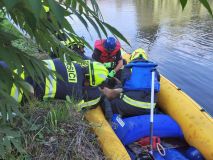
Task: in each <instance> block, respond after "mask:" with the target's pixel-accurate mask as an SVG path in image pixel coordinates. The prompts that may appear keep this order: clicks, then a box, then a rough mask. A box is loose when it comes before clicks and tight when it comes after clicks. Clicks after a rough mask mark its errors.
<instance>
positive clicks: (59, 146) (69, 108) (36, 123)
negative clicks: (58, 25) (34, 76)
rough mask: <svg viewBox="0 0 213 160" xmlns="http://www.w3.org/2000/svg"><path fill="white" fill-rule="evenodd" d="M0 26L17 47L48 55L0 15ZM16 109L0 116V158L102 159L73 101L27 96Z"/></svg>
mask: <svg viewBox="0 0 213 160" xmlns="http://www.w3.org/2000/svg"><path fill="white" fill-rule="evenodd" d="M0 27H2V28H3V29H5V30H6V31H8V32H10V33H13V34H14V35H16V36H17V37H18V39H17V40H15V41H14V42H13V45H15V46H17V47H18V48H19V49H21V50H23V51H25V52H27V53H29V54H31V55H34V56H36V57H39V58H41V59H43V58H44V57H48V55H47V53H45V52H43V51H42V50H41V49H40V48H39V46H37V45H36V43H35V42H34V41H33V40H31V39H29V38H26V37H25V36H23V35H22V34H20V32H19V31H18V30H17V29H16V28H15V27H13V26H12V25H11V24H10V22H9V21H8V20H3V19H1V21H0ZM15 107H18V106H15ZM19 109H20V115H19V116H17V115H16V116H14V118H13V120H12V121H10V122H9V121H8V122H3V121H2V118H1V117H0V128H1V129H0V159H104V156H103V154H102V152H101V150H100V147H99V145H98V143H97V141H96V137H95V135H94V134H93V133H92V132H91V130H90V126H89V124H88V123H87V122H86V121H85V120H84V119H83V113H79V112H77V111H76V110H75V105H74V104H73V103H71V102H67V101H59V100H54V101H48V102H44V101H43V102H40V101H38V100H31V101H30V102H28V103H25V104H23V105H21V106H19ZM7 112H8V113H9V111H7ZM1 137H3V138H1Z"/></svg>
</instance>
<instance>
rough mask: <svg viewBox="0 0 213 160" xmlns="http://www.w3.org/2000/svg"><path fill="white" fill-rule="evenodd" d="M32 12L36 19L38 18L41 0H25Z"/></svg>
mask: <svg viewBox="0 0 213 160" xmlns="http://www.w3.org/2000/svg"><path fill="white" fill-rule="evenodd" d="M27 2H28V4H29V6H30V8H31V10H32V12H33V13H34V15H35V17H36V19H37V20H38V18H39V16H40V13H41V9H42V3H41V1H40V0H39V1H35V0H27Z"/></svg>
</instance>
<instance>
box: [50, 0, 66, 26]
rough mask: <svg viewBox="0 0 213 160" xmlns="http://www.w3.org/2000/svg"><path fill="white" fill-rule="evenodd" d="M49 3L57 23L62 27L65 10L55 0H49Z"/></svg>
mask: <svg viewBox="0 0 213 160" xmlns="http://www.w3.org/2000/svg"><path fill="white" fill-rule="evenodd" d="M48 3H49V5H50V9H51V10H52V13H53V14H54V15H55V17H56V19H57V21H58V22H59V23H60V24H61V25H62V22H63V19H64V8H63V7H61V6H60V4H59V3H57V2H56V1H55V0H48Z"/></svg>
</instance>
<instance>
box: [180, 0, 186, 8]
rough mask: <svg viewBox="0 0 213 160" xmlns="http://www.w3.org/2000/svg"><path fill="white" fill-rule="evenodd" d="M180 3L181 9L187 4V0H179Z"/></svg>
mask: <svg viewBox="0 0 213 160" xmlns="http://www.w3.org/2000/svg"><path fill="white" fill-rule="evenodd" d="M180 3H181V6H182V9H184V8H185V6H186V4H187V0H180Z"/></svg>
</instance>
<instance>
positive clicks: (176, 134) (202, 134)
mask: <svg viewBox="0 0 213 160" xmlns="http://www.w3.org/2000/svg"><path fill="white" fill-rule="evenodd" d="M160 84H161V89H160V92H159V93H158V103H157V107H158V108H159V109H160V110H161V111H163V113H164V114H158V115H155V116H154V136H156V137H159V138H162V140H163V139H164V138H165V139H166V138H170V139H176V140H175V141H173V143H172V145H170V146H172V147H170V149H164V152H165V153H164V154H163V155H162V153H161V154H160V156H159V154H154V156H153V159H157V160H161V159H162V160H165V159H168V160H170V159H175V160H176V159H193V160H194V159H195V160H201V159H207V160H213V119H212V117H211V116H210V115H209V114H208V113H207V112H206V111H205V110H204V109H203V108H202V107H200V106H199V105H198V104H197V103H196V102H195V101H194V100H193V99H191V98H190V97H189V96H188V95H186V94H185V93H184V92H183V91H182V90H181V89H180V88H178V87H176V86H175V85H174V84H173V83H172V82H170V81H169V80H168V79H166V78H165V77H164V76H162V75H161V80H160ZM85 117H86V119H87V120H88V121H89V122H90V123H91V125H92V128H93V130H94V132H95V133H96V135H97V138H98V140H99V142H100V145H101V148H102V150H103V152H104V154H105V155H106V157H107V158H109V159H115V160H118V159H120V160H129V159H134V158H132V155H131V152H129V150H128V149H129V148H128V147H127V146H129V145H131V144H135V143H134V142H136V141H137V143H138V142H141V141H142V142H144V140H146V138H147V137H148V136H149V132H148V131H149V115H143V116H137V117H130V118H124V119H122V118H120V117H119V116H118V115H114V116H113V117H114V118H113V122H115V123H116V124H117V127H115V128H113V127H112V126H111V125H110V124H109V123H108V122H107V121H106V119H105V117H104V114H103V112H102V110H101V108H100V107H97V108H96V109H93V110H90V111H88V112H87V113H86V116H85ZM143 138H144V139H143ZM182 140H183V141H185V142H186V144H187V145H184V146H185V148H184V150H182V151H179V150H178V149H176V148H178V146H179V145H178V143H179V142H180V141H182ZM174 143H175V144H177V145H175V144H174ZM182 144H183V143H182ZM165 148H166V147H165ZM187 152H188V153H187ZM187 154H188V157H187ZM152 155H153V154H152Z"/></svg>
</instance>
